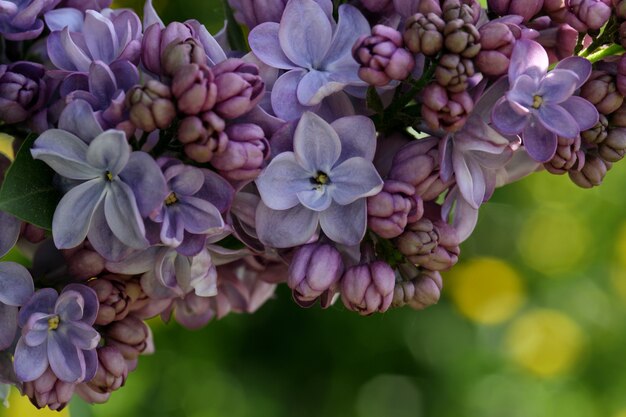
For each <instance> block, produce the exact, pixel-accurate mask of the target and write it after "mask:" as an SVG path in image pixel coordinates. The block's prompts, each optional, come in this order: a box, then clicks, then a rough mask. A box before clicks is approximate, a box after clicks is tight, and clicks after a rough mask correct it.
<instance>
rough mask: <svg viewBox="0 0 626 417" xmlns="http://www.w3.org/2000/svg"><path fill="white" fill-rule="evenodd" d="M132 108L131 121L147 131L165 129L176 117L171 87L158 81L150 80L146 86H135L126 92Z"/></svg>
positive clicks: (128, 104)
mask: <svg viewBox="0 0 626 417" xmlns="http://www.w3.org/2000/svg"><path fill="white" fill-rule="evenodd" d="M126 102H127V106H128V107H129V108H130V121H131V122H132V123H133V124H134V125H135V126H136V127H137V128H139V129H141V130H143V131H145V132H152V131H153V130H156V129H165V128H166V127H168V126H169V125H170V124H171V123H172V121H173V120H174V118H175V117H176V107H174V103H172V94H171V92H170V88H169V87H168V86H167V85H165V84H163V83H161V82H159V81H157V80H148V82H147V83H146V84H145V85H144V86H135V87H133V88H131V89H130V91H129V92H128V93H127V94H126Z"/></svg>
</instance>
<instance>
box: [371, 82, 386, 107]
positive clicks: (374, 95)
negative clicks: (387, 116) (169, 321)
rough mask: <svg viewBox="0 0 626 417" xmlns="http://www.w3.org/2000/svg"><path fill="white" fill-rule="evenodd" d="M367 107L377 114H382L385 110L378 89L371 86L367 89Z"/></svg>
mask: <svg viewBox="0 0 626 417" xmlns="http://www.w3.org/2000/svg"><path fill="white" fill-rule="evenodd" d="M367 107H368V108H370V109H372V110H374V111H375V112H376V113H382V112H383V110H385V106H384V105H383V102H382V100H381V99H380V96H379V95H378V92H377V91H376V87H372V86H370V87H369V88H368V89H367Z"/></svg>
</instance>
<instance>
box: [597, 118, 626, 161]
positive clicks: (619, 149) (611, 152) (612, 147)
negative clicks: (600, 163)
mask: <svg viewBox="0 0 626 417" xmlns="http://www.w3.org/2000/svg"><path fill="white" fill-rule="evenodd" d="M598 153H599V154H600V157H601V158H602V159H604V160H605V161H608V162H617V161H619V160H621V159H622V158H624V154H625V153H626V128H619V127H618V128H612V129H610V130H609V134H608V135H607V137H606V140H604V142H602V143H601V144H600V146H599V147H598Z"/></svg>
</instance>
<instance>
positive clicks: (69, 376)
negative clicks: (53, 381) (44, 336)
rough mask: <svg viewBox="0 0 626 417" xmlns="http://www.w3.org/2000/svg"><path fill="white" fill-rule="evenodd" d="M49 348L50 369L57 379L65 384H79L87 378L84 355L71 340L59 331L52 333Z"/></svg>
mask: <svg viewBox="0 0 626 417" xmlns="http://www.w3.org/2000/svg"><path fill="white" fill-rule="evenodd" d="M47 348H48V358H49V360H50V368H52V372H54V374H55V375H56V376H57V378H59V379H60V380H61V381H65V382H79V381H81V380H82V379H83V378H84V377H85V360H84V357H83V353H82V352H81V351H80V350H79V349H78V348H77V347H76V346H74V345H73V344H72V343H71V342H70V340H69V338H67V337H65V335H62V334H60V333H59V332H58V331H56V332H51V333H50V337H49V338H48V346H47Z"/></svg>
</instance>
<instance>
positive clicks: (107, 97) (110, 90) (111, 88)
mask: <svg viewBox="0 0 626 417" xmlns="http://www.w3.org/2000/svg"><path fill="white" fill-rule="evenodd" d="M117 90H118V86H117V82H116V81H115V75H114V74H113V71H111V68H109V66H108V65H106V64H105V63H104V62H102V61H94V62H92V63H91V65H90V66H89V91H90V92H91V93H92V94H93V95H94V96H95V97H96V99H97V100H98V103H99V105H100V106H99V107H100V108H106V107H107V106H108V105H109V104H110V101H111V97H113V96H114V95H115V92H116V91H117Z"/></svg>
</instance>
